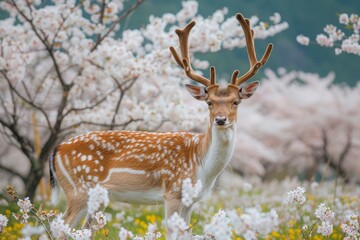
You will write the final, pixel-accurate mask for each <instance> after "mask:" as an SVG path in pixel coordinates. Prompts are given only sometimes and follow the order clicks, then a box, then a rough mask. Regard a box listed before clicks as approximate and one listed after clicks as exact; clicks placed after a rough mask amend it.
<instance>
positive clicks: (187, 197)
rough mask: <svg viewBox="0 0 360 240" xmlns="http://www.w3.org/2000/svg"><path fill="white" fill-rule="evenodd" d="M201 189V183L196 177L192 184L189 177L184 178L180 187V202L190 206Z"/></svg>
mask: <svg viewBox="0 0 360 240" xmlns="http://www.w3.org/2000/svg"><path fill="white" fill-rule="evenodd" d="M201 190H202V184H201V180H200V179H198V180H197V182H196V184H194V185H193V184H192V181H191V179H190V178H186V179H184V181H183V184H182V189H181V202H182V203H183V204H184V205H185V206H187V207H189V206H191V205H192V204H193V201H194V199H195V198H197V197H198V196H199V193H200V192H201Z"/></svg>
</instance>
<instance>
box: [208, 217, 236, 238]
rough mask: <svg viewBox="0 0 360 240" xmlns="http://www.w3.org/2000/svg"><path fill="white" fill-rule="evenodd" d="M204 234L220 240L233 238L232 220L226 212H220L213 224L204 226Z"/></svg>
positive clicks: (213, 218) (212, 221) (213, 219)
mask: <svg viewBox="0 0 360 240" xmlns="http://www.w3.org/2000/svg"><path fill="white" fill-rule="evenodd" d="M204 233H206V234H208V235H210V236H212V237H213V238H214V239H218V240H228V239H231V236H232V228H231V226H230V219H229V218H228V217H227V214H226V212H225V211H224V210H219V211H218V212H217V213H216V214H215V215H214V216H213V217H212V219H211V222H210V223H208V224H206V225H205V226H204Z"/></svg>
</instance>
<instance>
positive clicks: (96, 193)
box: [87, 184, 109, 215]
mask: <svg viewBox="0 0 360 240" xmlns="http://www.w3.org/2000/svg"><path fill="white" fill-rule="evenodd" d="M88 195H89V199H88V202H87V206H88V214H90V215H93V214H94V213H95V212H96V211H98V210H99V209H100V207H101V206H104V207H107V206H108V205H109V191H108V190H107V189H105V188H103V187H101V186H100V185H99V184H97V185H96V186H95V187H94V188H90V189H89V191H88Z"/></svg>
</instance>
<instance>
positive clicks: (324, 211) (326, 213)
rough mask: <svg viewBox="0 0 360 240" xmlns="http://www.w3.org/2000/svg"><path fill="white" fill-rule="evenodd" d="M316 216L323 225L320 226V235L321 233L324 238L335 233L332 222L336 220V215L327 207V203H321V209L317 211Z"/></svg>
mask: <svg viewBox="0 0 360 240" xmlns="http://www.w3.org/2000/svg"><path fill="white" fill-rule="evenodd" d="M315 216H316V217H317V218H318V219H319V220H320V221H321V225H320V226H318V229H317V231H318V233H321V234H322V235H323V236H329V235H331V233H332V232H333V224H332V223H331V220H332V219H333V218H334V216H335V214H334V212H333V211H331V209H330V208H328V207H326V205H325V203H321V204H320V205H319V207H318V208H317V209H316V210H315Z"/></svg>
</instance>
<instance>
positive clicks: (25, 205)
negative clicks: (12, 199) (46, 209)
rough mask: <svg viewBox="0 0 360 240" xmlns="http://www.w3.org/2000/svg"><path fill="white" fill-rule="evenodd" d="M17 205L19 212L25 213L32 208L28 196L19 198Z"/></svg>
mask: <svg viewBox="0 0 360 240" xmlns="http://www.w3.org/2000/svg"><path fill="white" fill-rule="evenodd" d="M17 205H18V206H19V207H20V212H21V213H22V214H26V213H28V212H30V210H31V209H32V208H33V205H32V203H31V202H30V199H29V197H26V198H24V200H23V199H19V200H18V202H17Z"/></svg>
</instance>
